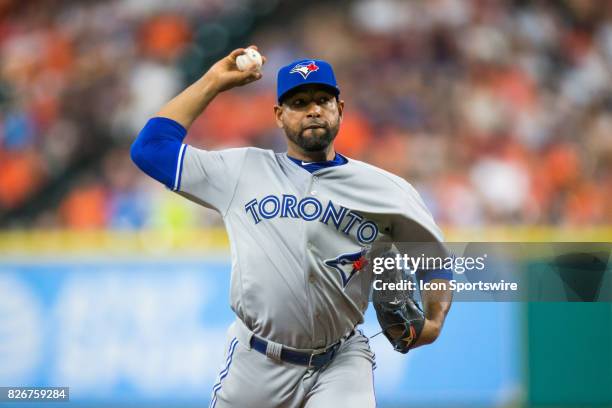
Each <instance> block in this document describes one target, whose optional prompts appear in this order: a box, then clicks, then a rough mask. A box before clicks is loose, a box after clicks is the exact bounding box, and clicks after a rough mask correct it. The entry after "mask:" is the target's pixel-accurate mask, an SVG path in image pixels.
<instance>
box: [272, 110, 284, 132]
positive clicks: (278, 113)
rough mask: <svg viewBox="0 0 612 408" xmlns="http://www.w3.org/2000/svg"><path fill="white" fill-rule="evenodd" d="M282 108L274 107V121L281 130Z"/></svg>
mask: <svg viewBox="0 0 612 408" xmlns="http://www.w3.org/2000/svg"><path fill="white" fill-rule="evenodd" d="M282 116H283V107H282V106H279V105H274V119H275V120H276V126H278V127H279V128H281V129H282V128H283V120H282Z"/></svg>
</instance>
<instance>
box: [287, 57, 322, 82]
mask: <svg viewBox="0 0 612 408" xmlns="http://www.w3.org/2000/svg"><path fill="white" fill-rule="evenodd" d="M318 70H319V66H318V65H317V64H315V62H314V61H306V62H300V63H299V64H297V65H295V66H294V67H293V68H291V71H289V73H290V74H295V73H296V72H297V73H298V74H300V75H301V76H302V77H303V78H304V79H306V78H308V75H310V74H311V73H312V72H315V71H318Z"/></svg>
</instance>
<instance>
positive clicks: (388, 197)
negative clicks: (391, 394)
mask: <svg viewBox="0 0 612 408" xmlns="http://www.w3.org/2000/svg"><path fill="white" fill-rule="evenodd" d="M179 157H180V158H181V160H179V163H178V166H177V178H176V179H177V190H178V191H179V192H180V193H181V194H183V195H185V196H187V197H188V198H190V199H192V200H194V201H196V202H199V203H201V204H203V205H205V206H207V207H211V208H214V209H216V210H217V211H218V212H219V213H220V214H221V215H222V216H223V220H224V222H225V226H226V229H227V232H228V235H229V240H230V244H231V253H232V275H231V294H230V298H231V306H232V309H233V310H234V312H235V313H236V315H237V316H238V317H239V318H240V320H241V321H242V322H244V323H245V325H246V326H248V328H249V329H250V330H252V331H253V332H254V333H255V334H257V335H259V336H261V337H263V338H266V339H270V340H272V341H275V342H278V343H281V344H284V345H286V346H290V347H294V348H298V349H313V348H321V347H325V346H327V345H331V344H333V343H335V342H337V341H338V340H339V339H341V338H342V337H343V336H345V335H346V334H347V333H348V332H350V331H351V330H352V329H353V328H354V327H355V326H356V325H357V324H359V323H361V322H362V321H363V314H364V312H365V310H366V308H367V305H368V294H369V290H370V284H371V279H372V277H371V276H367V274H366V273H360V271H361V269H362V266H363V259H364V258H363V256H364V255H365V253H366V252H367V251H368V248H369V247H370V246H371V245H372V244H373V243H375V242H376V243H389V244H391V243H392V242H394V241H395V242H397V241H428V240H430V239H432V238H433V239H436V240H441V239H442V235H441V232H440V230H439V228H438V227H437V226H436V224H435V223H434V221H433V218H432V216H431V214H430V213H429V211H428V210H427V208H426V207H425V205H424V203H423V201H422V200H421V198H420V197H419V195H418V193H417V192H416V191H415V190H414V188H413V187H412V186H410V184H408V183H407V182H406V181H405V180H403V179H402V178H400V177H397V176H395V175H393V174H390V173H388V172H386V171H383V170H381V169H379V168H376V167H374V166H371V165H368V164H366V163H363V162H360V161H357V160H352V159H348V160H344V161H343V163H344V164H340V165H334V166H328V167H323V168H320V169H318V170H316V171H313V172H310V171H307V170H306V169H305V168H304V167H303V166H301V165H300V164H296V163H295V162H294V161H293V160H292V159H290V158H289V157H288V156H287V154H285V153H274V152H272V151H268V150H262V149H257V148H239V149H229V150H222V151H204V150H199V149H196V148H194V147H191V146H188V145H183V146H182V148H181V153H180V154H179ZM306 167H307V168H308V166H306Z"/></svg>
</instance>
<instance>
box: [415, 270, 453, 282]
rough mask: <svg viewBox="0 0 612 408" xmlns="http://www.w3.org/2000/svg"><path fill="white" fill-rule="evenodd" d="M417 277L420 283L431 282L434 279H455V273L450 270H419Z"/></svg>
mask: <svg viewBox="0 0 612 408" xmlns="http://www.w3.org/2000/svg"><path fill="white" fill-rule="evenodd" d="M416 277H417V279H418V280H419V281H424V282H429V281H431V280H434V279H445V280H451V279H453V271H452V270H450V269H434V270H423V269H419V270H418V271H417V273H416Z"/></svg>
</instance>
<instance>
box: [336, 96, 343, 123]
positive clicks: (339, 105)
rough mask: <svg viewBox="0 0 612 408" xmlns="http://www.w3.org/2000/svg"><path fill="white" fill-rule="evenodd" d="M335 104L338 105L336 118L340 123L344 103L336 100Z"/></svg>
mask: <svg viewBox="0 0 612 408" xmlns="http://www.w3.org/2000/svg"><path fill="white" fill-rule="evenodd" d="M337 101H338V102H337V104H338V117H339V118H340V121H342V114H343V113H344V101H343V100H342V99H337Z"/></svg>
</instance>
